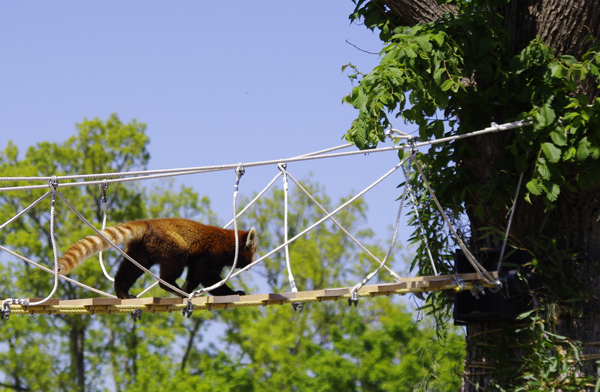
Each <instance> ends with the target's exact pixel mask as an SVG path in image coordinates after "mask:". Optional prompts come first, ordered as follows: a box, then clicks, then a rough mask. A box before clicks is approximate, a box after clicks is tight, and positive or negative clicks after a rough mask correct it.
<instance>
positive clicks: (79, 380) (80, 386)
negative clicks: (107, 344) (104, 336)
mask: <svg viewBox="0 0 600 392" xmlns="http://www.w3.org/2000/svg"><path fill="white" fill-rule="evenodd" d="M85 329H86V327H85V326H84V325H83V324H82V323H81V322H77V321H76V322H75V323H73V324H72V325H71V331H70V334H69V345H70V347H71V350H70V351H71V377H72V378H73V380H75V382H76V384H77V390H78V391H80V392H84V391H85V365H84V360H85V356H84V347H85V346H84V343H85Z"/></svg>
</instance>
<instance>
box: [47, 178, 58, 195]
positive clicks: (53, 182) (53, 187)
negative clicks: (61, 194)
mask: <svg viewBox="0 0 600 392" xmlns="http://www.w3.org/2000/svg"><path fill="white" fill-rule="evenodd" d="M48 186H49V187H50V190H51V191H52V193H54V191H56V188H58V179H57V178H56V176H52V178H51V179H50V180H48Z"/></svg>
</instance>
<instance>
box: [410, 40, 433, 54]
mask: <svg viewBox="0 0 600 392" xmlns="http://www.w3.org/2000/svg"><path fill="white" fill-rule="evenodd" d="M414 40H415V41H417V44H419V46H420V47H421V49H423V51H425V52H430V51H431V49H433V47H432V46H431V43H430V42H429V40H428V39H427V38H425V37H414Z"/></svg>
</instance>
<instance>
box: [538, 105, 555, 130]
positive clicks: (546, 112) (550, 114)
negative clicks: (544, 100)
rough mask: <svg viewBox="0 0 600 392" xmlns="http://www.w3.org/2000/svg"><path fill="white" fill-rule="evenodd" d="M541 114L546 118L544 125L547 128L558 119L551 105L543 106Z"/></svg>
mask: <svg viewBox="0 0 600 392" xmlns="http://www.w3.org/2000/svg"><path fill="white" fill-rule="evenodd" d="M540 114H541V116H542V117H543V118H544V123H545V125H546V126H548V125H550V124H552V122H553V121H554V119H555V118H556V114H555V113H554V109H552V108H551V107H550V105H548V104H546V105H544V106H542V108H541V109H540Z"/></svg>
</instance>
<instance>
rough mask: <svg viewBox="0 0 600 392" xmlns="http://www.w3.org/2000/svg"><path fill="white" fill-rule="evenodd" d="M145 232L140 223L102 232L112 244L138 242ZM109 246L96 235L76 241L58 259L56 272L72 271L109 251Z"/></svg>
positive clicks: (143, 226) (131, 223)
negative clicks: (88, 259)
mask: <svg viewBox="0 0 600 392" xmlns="http://www.w3.org/2000/svg"><path fill="white" fill-rule="evenodd" d="M145 232H146V225H145V224H143V223H142V222H139V221H138V222H128V223H119V224H117V225H115V226H112V227H108V228H106V229H105V230H104V231H102V232H101V233H102V235H104V236H105V237H106V238H107V239H108V240H110V241H111V242H112V243H114V244H116V245H119V244H128V243H129V242H131V241H139V240H140V239H141V238H142V236H143V235H144V233H145ZM110 247H111V246H110V245H109V243H108V242H106V241H104V240H103V239H102V238H100V236H98V235H97V234H94V235H91V236H89V237H85V238H84V239H82V240H79V241H77V242H76V243H74V244H73V245H71V247H70V248H69V249H67V251H66V252H65V253H63V255H62V256H61V257H60V259H58V272H59V273H61V274H63V275H65V274H68V273H69V272H71V271H72V270H74V269H75V268H76V267H77V266H79V264H81V263H82V262H83V261H85V259H87V258H88V257H91V256H93V255H95V254H97V253H100V252H102V251H105V250H107V249H109V248H110Z"/></svg>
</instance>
